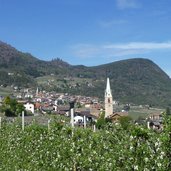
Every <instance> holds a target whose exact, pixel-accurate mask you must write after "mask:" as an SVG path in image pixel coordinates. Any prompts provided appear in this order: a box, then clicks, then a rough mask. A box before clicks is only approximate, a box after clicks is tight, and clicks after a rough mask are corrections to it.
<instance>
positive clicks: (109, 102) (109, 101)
mask: <svg viewBox="0 0 171 171" xmlns="http://www.w3.org/2000/svg"><path fill="white" fill-rule="evenodd" d="M112 114H113V98H112V92H111V89H110V80H109V78H107V84H106V90H105V118H106V117H108V116H110V115H112Z"/></svg>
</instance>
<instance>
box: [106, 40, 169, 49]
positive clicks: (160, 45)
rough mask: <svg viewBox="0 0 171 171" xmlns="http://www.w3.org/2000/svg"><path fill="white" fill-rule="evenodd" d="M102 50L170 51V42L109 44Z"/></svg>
mask: <svg viewBox="0 0 171 171" xmlns="http://www.w3.org/2000/svg"><path fill="white" fill-rule="evenodd" d="M104 48H109V49H111V48H112V49H145V50H152V49H171V42H162V43H155V42H131V43H127V44H110V45H105V46H104Z"/></svg>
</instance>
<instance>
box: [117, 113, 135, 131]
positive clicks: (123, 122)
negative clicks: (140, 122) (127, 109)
mask: <svg viewBox="0 0 171 171" xmlns="http://www.w3.org/2000/svg"><path fill="white" fill-rule="evenodd" d="M131 121H132V118H131V117H130V116H122V117H120V118H119V122H120V124H121V126H122V128H123V129H128V127H129V125H130V123H131Z"/></svg>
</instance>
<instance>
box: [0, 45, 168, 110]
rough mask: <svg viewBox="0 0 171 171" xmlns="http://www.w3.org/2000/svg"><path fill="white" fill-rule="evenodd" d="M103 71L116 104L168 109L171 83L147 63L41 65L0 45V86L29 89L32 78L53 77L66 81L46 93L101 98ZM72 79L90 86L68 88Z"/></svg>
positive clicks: (57, 62)
mask: <svg viewBox="0 0 171 171" xmlns="http://www.w3.org/2000/svg"><path fill="white" fill-rule="evenodd" d="M106 71H109V74H108V75H109V77H110V79H111V88H112V92H113V96H114V97H115V99H117V100H119V101H120V102H122V103H125V104H127V103H134V104H144V105H147V104H148V105H152V106H162V107H166V106H171V99H169V98H168V96H171V79H170V78H169V76H168V75H166V73H164V72H163V71H162V70H161V69H160V68H159V67H158V66H157V65H156V64H154V63H153V62H152V61H150V60H148V59H141V58H137V59H128V60H122V61H118V62H113V63H109V64H105V65H100V66H96V67H86V66H72V65H69V64H68V63H66V62H64V61H62V60H61V59H58V58H57V59H54V60H52V61H42V60H39V59H37V58H35V57H33V56H32V55H30V54H28V53H22V52H19V51H17V50H16V49H15V48H13V47H11V46H10V45H7V44H5V43H3V42H0V82H1V84H3V85H8V86H11V85H16V86H21V87H23V86H24V87H33V86H36V84H38V82H37V80H36V79H35V78H36V77H43V76H47V75H51V74H52V75H55V74H56V75H57V76H58V77H59V79H62V80H64V78H68V79H67V81H66V80H64V82H63V86H62V85H61V87H58V86H57V85H56V84H54V85H53V84H52V85H50V86H49V85H48V84H41V86H42V87H43V88H46V89H47V90H56V91H58V92H67V93H72V94H81V95H85V96H97V97H100V98H103V96H104V88H105V82H104V79H105V78H106ZM8 73H13V74H14V75H8ZM76 77H77V78H79V79H82V80H85V79H89V80H91V81H90V82H91V83H93V84H92V85H93V86H88V84H85V83H81V84H80V83H77V86H76V87H72V88H70V86H69V85H70V82H72V81H70V79H71V80H72V79H73V78H76Z"/></svg>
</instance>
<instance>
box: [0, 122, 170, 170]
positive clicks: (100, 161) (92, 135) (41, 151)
mask: <svg viewBox="0 0 171 171" xmlns="http://www.w3.org/2000/svg"><path fill="white" fill-rule="evenodd" d="M169 122H170V121H169ZM167 123H168V122H167ZM169 129H170V128H168V127H167V128H166V129H165V131H164V132H161V133H157V132H153V131H151V130H147V129H145V128H143V127H140V126H132V127H131V129H129V130H124V129H123V128H122V127H121V126H120V125H112V124H110V126H109V124H108V127H106V129H100V130H97V132H93V130H91V129H82V128H75V129H72V128H70V127H66V126H64V125H61V124H60V123H57V122H54V123H52V124H51V125H50V129H49V130H48V129H47V127H46V126H40V125H36V124H33V125H28V126H26V127H25V130H24V131H22V129H21V125H18V123H14V124H5V123H3V124H2V128H1V129H0V133H1V137H0V144H1V146H0V151H1V155H0V163H1V164H0V170H52V171H53V170H54V171H55V170H170V165H169V162H170V161H171V160H170V158H169V157H170V153H169V152H170V151H169V150H170V147H171V145H170V144H169V141H170V139H169V136H167V135H168V134H167V133H168V131H169Z"/></svg>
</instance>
